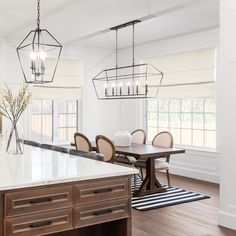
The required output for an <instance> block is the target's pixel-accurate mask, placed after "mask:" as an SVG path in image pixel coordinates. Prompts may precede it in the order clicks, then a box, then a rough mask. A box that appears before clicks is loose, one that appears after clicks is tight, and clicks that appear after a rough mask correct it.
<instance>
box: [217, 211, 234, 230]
mask: <svg viewBox="0 0 236 236" xmlns="http://www.w3.org/2000/svg"><path fill="white" fill-rule="evenodd" d="M219 225H221V226H224V227H226V228H229V229H233V230H236V215H235V214H232V213H229V212H225V211H219Z"/></svg>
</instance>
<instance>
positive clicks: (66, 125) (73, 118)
mask: <svg viewBox="0 0 236 236" xmlns="http://www.w3.org/2000/svg"><path fill="white" fill-rule="evenodd" d="M77 103H78V102H77V101H60V102H58V121H57V124H58V127H57V128H58V132H57V140H58V141H67V140H71V139H72V138H73V137H74V133H75V132H76V131H77V130H78V129H77V127H78V125H77V114H78V111H77V109H78V105H77ZM71 141H72V140H71Z"/></svg>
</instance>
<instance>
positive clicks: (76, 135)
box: [74, 133, 92, 152]
mask: <svg viewBox="0 0 236 236" xmlns="http://www.w3.org/2000/svg"><path fill="white" fill-rule="evenodd" d="M78 136H79V137H82V138H83V139H84V140H85V141H86V142H87V143H88V146H89V150H88V151H89V152H91V151H92V144H91V142H90V141H89V139H88V138H87V137H86V136H85V135H84V134H82V133H75V134H74V142H75V147H76V150H78V149H77V145H76V137H78Z"/></svg>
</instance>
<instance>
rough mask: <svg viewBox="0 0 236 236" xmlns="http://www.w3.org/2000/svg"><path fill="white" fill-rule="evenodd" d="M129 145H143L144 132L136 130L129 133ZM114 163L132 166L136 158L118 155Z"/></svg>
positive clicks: (144, 139) (144, 140)
mask: <svg viewBox="0 0 236 236" xmlns="http://www.w3.org/2000/svg"><path fill="white" fill-rule="evenodd" d="M131 137H132V139H131V143H137V144H145V143H146V132H145V131H144V130H143V129H136V130H134V131H133V132H132V133H131ZM115 161H116V162H119V163H123V164H129V165H132V166H133V165H134V162H136V158H134V157H130V156H124V155H118V156H117V157H116V159H115Z"/></svg>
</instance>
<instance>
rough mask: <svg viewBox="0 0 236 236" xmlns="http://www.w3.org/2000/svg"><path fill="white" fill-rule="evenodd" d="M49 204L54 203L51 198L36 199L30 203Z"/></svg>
mask: <svg viewBox="0 0 236 236" xmlns="http://www.w3.org/2000/svg"><path fill="white" fill-rule="evenodd" d="M49 202H52V198H51V197H45V198H39V199H34V200H31V201H30V203H31V204H32V205H34V204H42V203H49Z"/></svg>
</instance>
